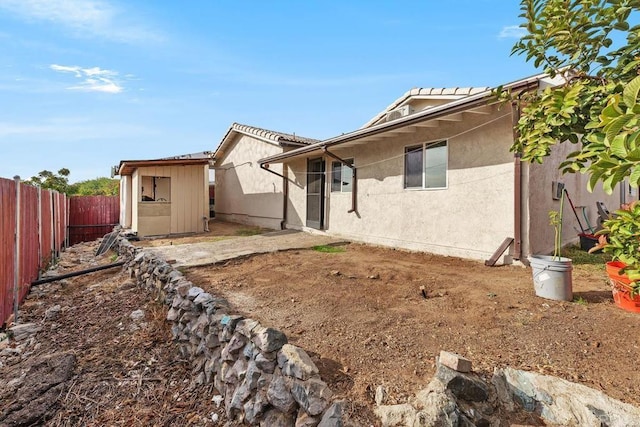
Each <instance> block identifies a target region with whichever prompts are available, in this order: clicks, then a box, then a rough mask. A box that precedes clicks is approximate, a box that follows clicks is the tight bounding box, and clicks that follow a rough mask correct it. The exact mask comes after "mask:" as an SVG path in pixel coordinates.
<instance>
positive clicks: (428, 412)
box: [376, 351, 640, 427]
mask: <svg viewBox="0 0 640 427" xmlns="http://www.w3.org/2000/svg"><path fill="white" fill-rule="evenodd" d="M437 365H438V367H437V371H436V374H435V376H434V378H433V379H432V381H431V382H430V383H429V385H428V386H427V388H426V389H424V390H422V391H420V392H419V393H418V394H417V395H416V396H415V398H413V399H411V401H410V402H409V403H406V404H401V405H384V404H383V403H384V390H381V389H379V390H377V391H376V403H377V404H378V407H377V409H376V414H377V415H378V416H379V417H380V419H381V422H382V425H383V426H385V427H390V426H413V427H419V426H420V427H422V426H425V427H427V426H441V427H459V426H487V427H488V426H508V425H513V424H510V421H514V418H515V420H516V421H518V422H525V423H526V424H527V425H563V426H565V425H571V426H594V427H600V426H610V427H614V426H616V427H626V426H640V422H639V421H638V420H640V409H639V408H636V407H634V406H631V405H628V404H625V403H623V402H620V401H618V400H615V399H612V398H610V397H608V396H606V395H605V394H603V393H601V392H599V391H597V390H594V389H591V388H589V387H586V386H583V385H580V384H574V383H571V382H569V381H566V380H563V379H561V378H556V377H552V376H548V375H541V374H537V373H534V372H526V371H520V370H516V369H511V368H505V369H495V371H494V373H493V376H492V377H491V378H490V379H486V380H485V379H483V378H482V377H481V376H479V375H477V374H475V373H473V372H472V370H471V362H470V361H469V360H467V359H464V358H463V357H462V356H459V355H457V354H454V353H449V352H445V351H443V352H441V353H440V357H439V359H438V364H437Z"/></svg>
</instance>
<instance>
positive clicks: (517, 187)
mask: <svg viewBox="0 0 640 427" xmlns="http://www.w3.org/2000/svg"><path fill="white" fill-rule="evenodd" d="M511 120H512V123H513V140H514V141H517V140H518V137H519V136H520V133H519V132H518V127H517V124H518V121H519V120H520V106H519V105H518V103H517V102H513V103H512V104H511ZM513 175H514V180H513V181H514V182H513V184H514V185H513V187H514V194H513V203H514V206H513V207H514V209H513V212H514V222H513V223H514V230H513V236H514V240H513V245H514V247H513V252H514V253H513V257H514V259H517V260H522V153H520V152H517V153H515V154H514V156H513Z"/></svg>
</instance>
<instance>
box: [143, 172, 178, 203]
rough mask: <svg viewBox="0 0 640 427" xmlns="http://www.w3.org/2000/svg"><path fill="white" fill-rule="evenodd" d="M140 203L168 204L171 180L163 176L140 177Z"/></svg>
mask: <svg viewBox="0 0 640 427" xmlns="http://www.w3.org/2000/svg"><path fill="white" fill-rule="evenodd" d="M141 184H142V191H141V192H140V194H141V198H140V200H141V201H142V202H170V201H171V178H168V177H163V176H142V177H141Z"/></svg>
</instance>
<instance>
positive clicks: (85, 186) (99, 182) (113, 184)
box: [69, 177, 120, 196]
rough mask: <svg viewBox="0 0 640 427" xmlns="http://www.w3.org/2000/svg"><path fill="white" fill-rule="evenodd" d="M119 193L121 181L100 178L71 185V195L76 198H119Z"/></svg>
mask: <svg viewBox="0 0 640 427" xmlns="http://www.w3.org/2000/svg"><path fill="white" fill-rule="evenodd" d="M119 192H120V181H119V180H117V179H111V178H106V177H100V178H94V179H88V180H85V181H80V182H76V183H75V184H71V185H70V192H69V193H70V194H72V195H74V196H117V195H118V194H119Z"/></svg>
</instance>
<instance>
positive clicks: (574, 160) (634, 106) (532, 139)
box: [512, 0, 640, 281]
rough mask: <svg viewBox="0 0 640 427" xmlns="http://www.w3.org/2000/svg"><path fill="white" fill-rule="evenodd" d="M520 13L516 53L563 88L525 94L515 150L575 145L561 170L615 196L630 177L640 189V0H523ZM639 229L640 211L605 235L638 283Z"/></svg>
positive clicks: (544, 151)
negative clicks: (522, 33) (521, 34)
mask: <svg viewBox="0 0 640 427" xmlns="http://www.w3.org/2000/svg"><path fill="white" fill-rule="evenodd" d="M521 11H522V14H521V15H520V16H521V17H522V18H524V23H523V24H522V25H521V27H522V28H524V29H526V30H527V34H526V35H525V36H524V37H522V39H520V40H519V41H518V42H517V43H516V45H515V46H514V48H513V51H512V53H513V54H519V55H524V56H525V57H526V59H527V61H533V63H534V65H535V66H536V67H543V69H544V71H545V72H546V73H548V74H549V75H551V76H553V77H555V76H561V77H562V78H563V79H564V80H563V81H564V84H561V85H559V86H556V87H550V88H547V89H545V90H544V91H542V92H541V93H536V92H529V93H525V94H520V95H519V99H518V102H520V107H521V117H520V119H519V121H518V123H517V126H516V127H517V131H518V138H517V140H516V142H515V143H514V145H513V147H512V150H513V151H515V152H517V153H520V154H521V155H522V158H523V159H524V160H528V161H531V162H542V161H543V159H544V157H545V156H547V155H548V154H549V153H550V150H551V148H552V147H553V146H554V145H555V144H560V143H571V144H574V145H575V146H576V149H575V151H573V152H572V153H571V154H569V156H568V157H567V159H566V161H565V162H563V163H562V165H561V169H562V170H563V172H569V173H575V172H579V173H584V174H587V175H588V176H589V183H588V188H589V190H592V189H593V188H594V187H595V186H596V185H597V184H598V183H601V184H602V187H603V189H604V190H605V191H606V192H607V193H609V194H611V193H612V191H613V189H614V187H615V186H616V185H617V184H619V183H621V182H623V181H624V180H625V179H627V180H628V181H629V183H630V184H631V185H632V186H634V187H638V185H639V184H640V102H639V100H638V93H639V92H640V77H639V76H638V74H639V71H640V25H633V26H632V25H631V24H632V23H637V22H638V21H639V15H640V0H522V1H521ZM567 141H568V142H567ZM638 225H640V209H630V210H627V211H625V214H624V215H621V214H619V215H618V216H617V217H616V218H614V219H613V220H611V222H608V223H606V224H605V231H604V234H608V236H607V238H608V244H607V246H606V247H605V250H608V251H609V252H612V253H613V254H614V256H615V257H616V258H618V259H620V260H621V261H623V262H625V263H627V264H628V265H629V268H628V269H627V274H628V275H629V277H630V278H631V279H632V280H633V281H636V280H638V281H640V253H639V252H638V245H637V244H634V245H630V244H629V240H628V239H625V238H623V237H624V236H622V234H621V233H623V234H624V233H627V232H628V231H629V230H632V229H633V230H637V229H638V228H639V227H638ZM627 237H628V236H627ZM639 237H640V236H637V235H635V236H632V239H631V240H635V241H637V240H638V238H639ZM624 242H626V243H624Z"/></svg>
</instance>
